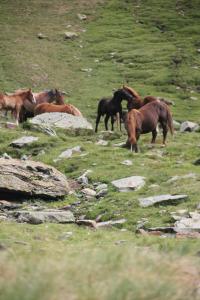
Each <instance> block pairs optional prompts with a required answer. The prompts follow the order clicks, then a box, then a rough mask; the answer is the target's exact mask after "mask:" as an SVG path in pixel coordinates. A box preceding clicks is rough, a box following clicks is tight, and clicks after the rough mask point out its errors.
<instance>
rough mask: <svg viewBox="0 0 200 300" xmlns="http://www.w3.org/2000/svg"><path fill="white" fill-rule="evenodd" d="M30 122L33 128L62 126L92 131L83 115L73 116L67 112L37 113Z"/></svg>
mask: <svg viewBox="0 0 200 300" xmlns="http://www.w3.org/2000/svg"><path fill="white" fill-rule="evenodd" d="M29 122H30V124H32V125H33V126H34V128H36V129H37V128H38V127H39V128H40V127H43V128H46V127H53V128H63V129H69V130H73V129H86V130H89V131H92V130H93V128H92V125H91V124H90V123H89V122H88V121H87V120H86V119H85V118H83V117H80V116H73V115H70V114H67V113H59V112H55V113H44V114H41V115H37V116H35V117H34V118H32V119H31V120H30V121H29Z"/></svg>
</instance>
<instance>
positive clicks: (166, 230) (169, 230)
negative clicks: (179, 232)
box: [146, 226, 175, 233]
mask: <svg viewBox="0 0 200 300" xmlns="http://www.w3.org/2000/svg"><path fill="white" fill-rule="evenodd" d="M146 230H147V231H148V232H151V231H160V232H164V233H175V230H174V227H171V226H166V227H164V226H163V227H150V228H147V229H146Z"/></svg>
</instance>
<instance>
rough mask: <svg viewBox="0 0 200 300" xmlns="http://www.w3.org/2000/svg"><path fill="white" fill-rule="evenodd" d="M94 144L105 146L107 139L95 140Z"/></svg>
mask: <svg viewBox="0 0 200 300" xmlns="http://www.w3.org/2000/svg"><path fill="white" fill-rule="evenodd" d="M96 145H99V146H107V145H108V141H104V140H98V142H96Z"/></svg>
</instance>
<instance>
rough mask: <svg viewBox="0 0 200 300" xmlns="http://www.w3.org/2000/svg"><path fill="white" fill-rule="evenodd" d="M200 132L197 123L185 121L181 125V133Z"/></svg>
mask: <svg viewBox="0 0 200 300" xmlns="http://www.w3.org/2000/svg"><path fill="white" fill-rule="evenodd" d="M197 130H199V125H198V124H197V123H193V122H190V121H185V122H183V123H182V124H181V127H180V132H185V131H189V132H191V131H197Z"/></svg>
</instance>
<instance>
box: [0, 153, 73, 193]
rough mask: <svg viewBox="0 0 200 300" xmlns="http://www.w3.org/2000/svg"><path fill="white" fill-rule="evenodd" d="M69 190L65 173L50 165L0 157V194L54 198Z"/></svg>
mask: <svg viewBox="0 0 200 300" xmlns="http://www.w3.org/2000/svg"><path fill="white" fill-rule="evenodd" d="M69 190H70V188H69V185H68V181H67V179H66V177H65V175H63V174H62V173H60V172H59V171H58V170H56V169H55V168H54V167H52V166H49V165H45V164H43V163H40V162H36V161H31V160H26V161H22V160H18V159H4V158H0V194H1V192H2V193H4V194H7V195H15V196H23V195H26V196H40V197H42V198H56V197H62V196H64V195H66V194H68V192H69Z"/></svg>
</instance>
